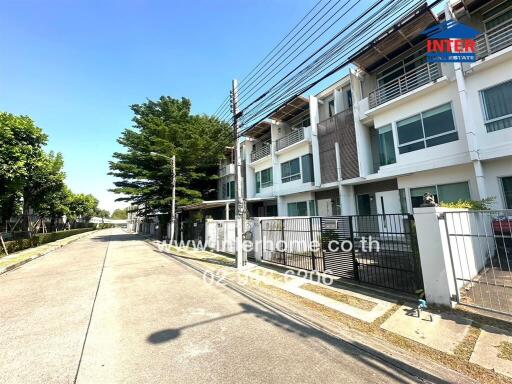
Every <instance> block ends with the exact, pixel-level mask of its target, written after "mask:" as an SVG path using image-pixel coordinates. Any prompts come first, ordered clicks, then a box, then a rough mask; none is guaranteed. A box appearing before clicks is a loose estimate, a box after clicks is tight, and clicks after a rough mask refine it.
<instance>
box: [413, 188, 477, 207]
mask: <svg viewBox="0 0 512 384" xmlns="http://www.w3.org/2000/svg"><path fill="white" fill-rule="evenodd" d="M425 193H431V194H432V195H434V200H435V201H436V203H439V202H445V203H451V202H454V201H458V200H470V199H471V195H470V193H469V184H468V183H467V182H461V183H451V184H439V185H431V186H428V187H421V188H411V203H412V207H413V208H418V207H420V206H421V204H423V195H424V194H425Z"/></svg>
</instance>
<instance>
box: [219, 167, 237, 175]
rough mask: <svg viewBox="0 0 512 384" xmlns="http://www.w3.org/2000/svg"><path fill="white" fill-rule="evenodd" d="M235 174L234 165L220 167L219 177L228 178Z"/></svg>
mask: <svg viewBox="0 0 512 384" xmlns="http://www.w3.org/2000/svg"><path fill="white" fill-rule="evenodd" d="M233 173H235V165H234V164H226V165H222V166H220V167H219V176H220V177H223V176H227V175H231V174H233Z"/></svg>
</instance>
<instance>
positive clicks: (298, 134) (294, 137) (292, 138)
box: [277, 127, 304, 151]
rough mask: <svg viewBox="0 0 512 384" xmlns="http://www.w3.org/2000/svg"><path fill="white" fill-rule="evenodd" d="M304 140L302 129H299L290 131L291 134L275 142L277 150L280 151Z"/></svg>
mask: <svg viewBox="0 0 512 384" xmlns="http://www.w3.org/2000/svg"><path fill="white" fill-rule="evenodd" d="M302 140H304V128H303V127H300V128H297V129H295V130H294V131H292V133H290V134H288V135H286V136H285V137H282V138H280V139H279V140H277V150H278V151H280V150H281V149H284V148H286V147H289V146H290V145H292V144H295V143H298V142H299V141H302Z"/></svg>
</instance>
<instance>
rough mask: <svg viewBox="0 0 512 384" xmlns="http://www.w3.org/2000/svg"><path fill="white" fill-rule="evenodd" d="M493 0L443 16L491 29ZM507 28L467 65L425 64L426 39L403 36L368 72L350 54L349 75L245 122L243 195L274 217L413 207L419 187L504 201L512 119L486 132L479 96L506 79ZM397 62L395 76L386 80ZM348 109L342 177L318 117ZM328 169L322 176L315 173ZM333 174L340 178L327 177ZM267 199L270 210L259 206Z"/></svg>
mask: <svg viewBox="0 0 512 384" xmlns="http://www.w3.org/2000/svg"><path fill="white" fill-rule="evenodd" d="M500 1H501V0H495V1H490V2H488V3H486V4H485V5H484V6H483V7H481V8H480V9H476V10H475V9H473V10H471V13H468V12H462V13H461V12H460V9H459V10H458V11H457V12H458V13H457V14H453V12H452V11H451V9H450V8H449V7H448V8H447V10H446V11H445V14H444V17H445V18H447V19H460V21H461V22H463V23H464V24H466V25H469V26H471V27H473V28H475V29H478V30H480V31H482V32H483V31H486V33H487V34H488V33H493V32H492V31H490V30H489V29H488V26H487V24H485V22H484V21H483V17H482V16H481V15H482V14H485V12H488V13H489V11H488V10H489V9H498V10H500V9H501V8H500V7H497V8H492V7H493V6H494V5H495V4H498V5H499V3H500ZM492 12H494V11H492ZM492 12H491V14H492ZM499 12H501V11H499ZM485 17H487V18H489V17H492V16H485ZM418 18H419V17H418ZM435 19H436V17H435V16H434V15H432V20H435ZM507 23H512V20H510V21H508V22H507ZM507 25H508V24H507ZM493 28H494V31H495V30H497V29H498V30H499V28H501V27H500V26H497V27H493ZM507 28H508V27H507ZM508 30H509V31H510V29H508ZM508 34H509V35H510V36H509V37H508V39H509V40H507V41H508V43H507V44H508V46H507V44H502V45H501V46H499V47H498V48H499V49H491V48H492V47H491V48H489V49H488V51H489V52H488V53H487V54H486V56H485V57H483V58H481V59H480V60H479V61H477V62H475V63H472V64H464V65H461V64H459V63H442V64H439V65H433V64H432V65H431V64H428V63H426V62H425V60H424V55H423V54H418V52H421V51H422V50H424V49H425V47H426V41H425V40H423V41H419V42H416V43H414V44H413V43H411V41H408V42H407V43H405V42H404V49H402V50H398V51H400V53H398V54H393V55H389V54H388V55H387V56H385V57H386V60H382V59H381V60H380V62H378V63H377V64H376V65H375V66H373V67H372V68H371V69H369V70H368V69H367V68H363V66H361V65H360V62H358V61H357V60H355V61H354V64H355V67H354V68H351V69H350V74H349V75H348V76H346V77H344V78H343V79H341V80H340V81H338V82H336V83H335V84H333V85H332V86H330V87H329V88H327V89H326V90H325V91H323V92H321V93H319V94H317V95H315V96H310V97H309V103H307V102H306V99H304V98H298V99H297V100H296V101H294V102H292V103H291V104H293V103H295V102H297V103H298V104H296V106H295V107H293V106H292V107H293V108H292V107H290V105H287V106H283V107H282V108H281V110H280V111H278V112H277V113H276V114H274V115H273V116H271V117H270V119H269V120H267V121H266V122H262V123H260V124H258V125H257V126H255V127H253V128H251V130H250V132H248V136H247V138H246V140H245V142H244V143H243V152H244V160H245V187H246V198H247V200H248V201H249V202H251V203H253V204H260V205H261V207H260V208H259V211H258V212H259V213H262V214H264V215H268V212H273V215H279V216H288V215H297V214H300V215H305V214H307V215H333V214H339V213H342V214H384V213H386V214H391V213H406V212H408V213H412V212H413V208H414V207H417V206H418V204H419V201H420V200H419V199H420V197H419V196H420V194H422V193H423V192H425V191H431V192H433V193H434V194H435V195H436V198H438V199H439V200H445V201H454V200H456V199H459V198H460V199H471V200H480V199H483V198H488V197H495V198H496V203H495V208H507V207H508V208H512V202H510V197H509V198H508V199H507V198H506V196H505V192H506V191H505V190H504V184H503V180H504V179H505V180H507V182H509V181H508V180H509V179H508V178H511V177H512V127H507V128H503V129H495V130H493V131H489V132H488V129H487V128H486V123H489V121H488V118H487V117H486V112H485V103H484V99H483V96H482V95H483V94H482V92H483V91H485V90H486V89H489V88H491V87H494V86H496V85H499V84H503V83H506V82H507V81H512V35H511V33H510V32H508ZM486 36H487V35H486ZM500 36H502V34H501V35H500ZM386 38H388V39H390V40H393V39H397V38H399V37H398V36H395V37H393V35H391V36H387V37H386ZM476 39H477V41H479V40H478V39H481V37H477V38H476ZM500 39H501V40H500V41H503V40H502V37H500ZM376 41H379V43H382V41H383V39H381V38H378V39H376ZM368 49H371V48H368ZM478 49H481V48H478ZM479 55H480V54H479ZM370 56H372V55H370ZM374 56H375V57H378V56H379V55H377V54H375V55H374ZM356 58H357V57H356ZM375 60H376V59H375ZM411 62H412V63H414V64H413V65H411V64H410V63H411ZM400 63H402V65H403V71H404V72H403V74H402V75H400V76H398V77H397V76H395V77H392V78H391V80H390V81H388V80H386V76H390V75H389V73H393V71H395V69H394V68H397V66H399V64H400ZM411 68H412V69H411ZM418 79H420V80H421V81H420V80H418ZM511 87H512V83H511ZM511 92H512V91H511ZM494 102H496V101H495V100H494ZM503 102H504V103H509V104H510V103H512V100H503ZM352 104H353V105H352ZM297 105H298V106H297ZM347 109H352V110H353V118H354V134H355V147H356V148H354V150H357V159H356V161H357V168H358V177H347V176H346V174H345V172H344V167H345V166H346V164H343V162H341V157H340V155H339V154H338V153H337V154H336V156H337V157H336V163H337V164H336V165H334V164H333V162H332V161H331V162H328V163H329V165H326V162H325V159H324V158H323V156H326V155H325V151H326V149H325V147H324V148H321V145H319V137H320V136H319V123H322V122H324V121H326V120H327V119H329V118H330V117H331V116H333V115H336V114H338V113H340V112H342V111H346V110H347ZM283 111H285V112H286V113H285V112H283ZM429 119H430V120H429ZM436 119H437V120H436ZM504 121H505V122H506V121H508V120H506V119H505V120H504ZM407 124H410V125H411V128H409V127H408V125H407ZM414 124H420V126H421V130H422V132H421V135H422V136H421V137H420V138H417V137H411V138H409V141H407V136H414V135H413V134H412V133H410V132H409V131H410V130H413V129H415V128H414ZM503 124H505V123H503ZM510 125H512V115H511V116H510ZM443 126H446V127H448V128H446V127H445V128H443ZM416 128H417V126H416ZM428 130H430V131H428ZM384 140H387V141H386V143H385V144H382V143H381V142H384ZM339 144H343V143H339ZM334 145H335V144H334V142H333V143H332V146H333V148H334ZM382 146H385V148H384V149H382ZM415 146H419V147H415ZM421 146H423V148H420V147H421ZM322 151H323V152H322ZM383 151H385V152H386V153H384V154H383V153H382V152H383ZM331 152H332V151H331ZM331 156H332V155H331ZM297 159H298V160H297ZM322 160H324V161H322ZM290 162H291V163H292V164H291V165H290ZM297 162H298V163H297ZM340 162H341V163H340ZM283 164H289V165H283ZM308 164H309V165H308ZM322 164H323V165H322ZM287 167H288V168H287ZM308 167H310V168H311V169H305V168H308ZM333 167H336V169H334V168H333ZM289 168H292V169H293V172H294V175H291V176H292V177H289V176H290V174H289V172H290V171H289ZM327 168H330V169H327ZM285 169H286V170H285ZM283 170H285V172H288V174H283ZM329 172H330V179H329V180H328V181H325V180H324V179H326V178H324V177H322V176H325V174H327V173H329ZM333 172H335V173H336V174H338V178H339V179H333V177H332V175H333ZM310 174H311V175H312V176H313V177H309V175H310ZM227 180H231V178H228V179H227ZM322 180H324V181H322ZM510 183H511V184H510V185H512V180H511V181H510ZM509 193H512V192H509ZM438 195H439V196H438ZM223 197H224V198H225V197H226V196H223ZM340 201H341V204H340ZM269 206H274V207H275V210H267V208H268V207H269Z"/></svg>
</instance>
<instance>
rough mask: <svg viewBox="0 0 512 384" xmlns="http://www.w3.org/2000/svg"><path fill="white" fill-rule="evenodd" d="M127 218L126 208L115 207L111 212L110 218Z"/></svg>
mask: <svg viewBox="0 0 512 384" xmlns="http://www.w3.org/2000/svg"><path fill="white" fill-rule="evenodd" d="M127 218H128V209H127V208H117V209H115V210H114V212H113V213H112V219H114V220H126V219H127Z"/></svg>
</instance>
